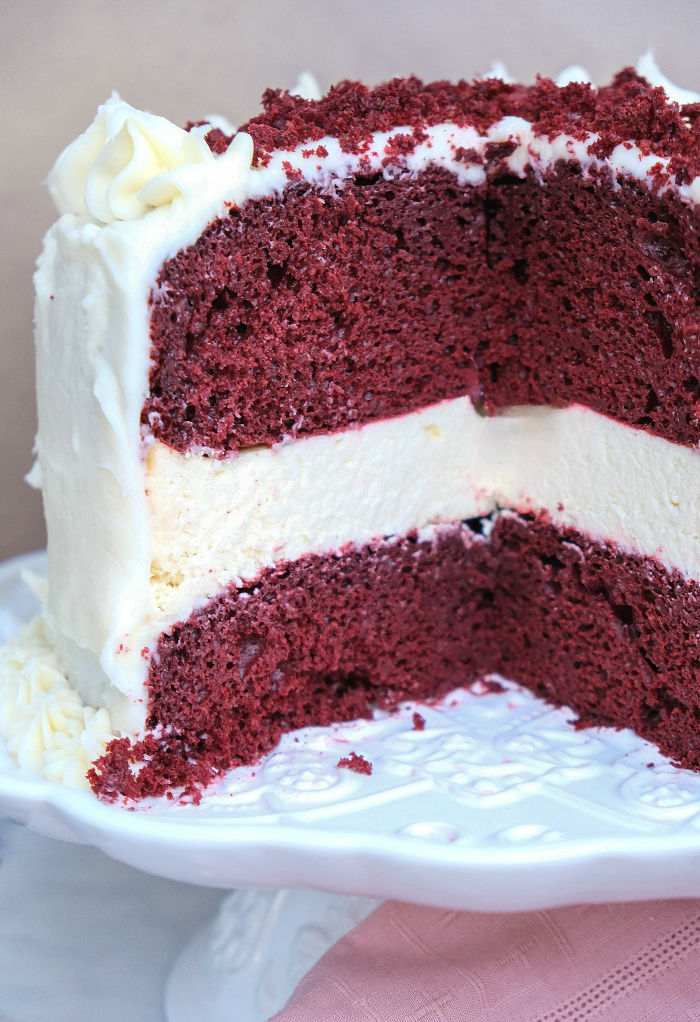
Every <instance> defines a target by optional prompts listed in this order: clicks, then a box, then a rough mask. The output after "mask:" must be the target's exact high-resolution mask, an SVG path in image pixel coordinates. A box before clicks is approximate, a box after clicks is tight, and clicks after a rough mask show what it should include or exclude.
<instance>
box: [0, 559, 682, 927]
mask: <svg viewBox="0 0 700 1022" xmlns="http://www.w3.org/2000/svg"><path fill="white" fill-rule="evenodd" d="M43 564H44V561H43V555H42V554H31V555H28V556H26V557H21V558H15V559H14V560H12V561H8V562H6V563H5V564H4V565H0V640H1V639H3V638H5V637H7V636H8V635H9V634H10V633H11V632H12V630H13V629H15V628H17V627H19V625H20V623H21V622H22V621H23V620H27V619H28V618H29V617H30V616H31V615H32V614H33V613H35V612H36V609H37V607H36V603H35V601H34V598H33V597H32V596H31V594H30V593H29V591H28V590H27V589H26V587H25V586H24V584H23V583H22V582H21V580H20V571H21V569H22V568H25V567H29V568H31V569H32V570H34V571H41V570H42V569H43ZM503 684H504V686H505V690H504V691H503V692H490V691H488V689H487V687H486V686H484V685H481V684H477V685H474V686H472V688H471V689H470V690H466V691H465V690H460V691H457V692H455V693H453V694H452V695H451V696H449V697H448V698H447V699H446V700H445V701H444V702H442V703H441V704H439V705H437V706H424V705H420V706H417V707H416V706H415V705H414V704H406V705H405V706H404V707H403V708H402V709H401V711H400V712H399V713H396V714H393V715H391V716H389V715H386V714H380V715H378V717H377V719H375V720H374V721H359V722H354V723H351V724H345V725H338V726H335V727H331V728H306V729H305V730H303V731H299V732H296V733H295V734H292V735H287V736H286V737H285V738H284V739H283V741H282V742H281V744H280V745H279V747H278V748H277V750H275V752H273V753H272V754H271V755H269V756H268V757H267V758H266V759H265V760H264V761H263V762H262V763H260V764H258V765H257V766H256V767H251V768H239V769H237V770H232V771H230V772H229V773H228V774H227V776H226V777H225V779H224V780H223V781H222V782H221V783H219V784H217V785H215V786H213V787H212V788H211V790H210V791H208V793H207V794H206V795H205V797H204V798H203V799H202V802H201V804H200V805H199V806H194V805H191V804H181V803H180V802H179V801H177V800H175V801H174V802H173V801H168V800H166V799H160V800H151V801H149V802H147V803H141V804H138V805H129V806H124V805H115V806H110V805H105V804H103V803H101V802H99V801H98V800H97V799H96V798H94V796H92V795H91V794H90V793H86V792H82V791H75V790H72V789H70V788H67V787H64V786H62V785H59V784H55V783H52V782H49V781H45V780H42V779H41V778H38V777H36V776H33V775H30V774H28V773H26V772H24V771H22V770H20V769H19V768H18V767H16V766H15V765H14V764H13V762H12V761H11V759H10V757H9V756H8V754H7V752H6V750H5V749H4V748H0V810H2V811H3V812H5V813H6V814H7V815H8V816H10V817H12V818H13V819H15V820H18V821H19V822H22V823H25V824H27V825H28V826H29V827H31V828H32V829H34V830H36V831H39V832H40V833H43V834H48V835H50V836H55V837H58V838H63V839H66V840H70V841H78V842H85V843H90V844H94V845H96V846H98V847H99V848H102V849H103V850H104V851H105V852H106V853H107V854H109V855H111V856H113V857H114V858H116V859H120V860H122V861H124V862H127V863H129V864H130V865H133V866H136V867H139V868H141V869H144V870H146V871H148V872H152V873H155V874H159V875H162V876H166V877H171V878H173V879H178V880H184V881H189V882H192V883H200V884H210V885H215V886H227V887H240V886H261V887H284V888H288V887H306V888H316V889H322V890H327V891H335V892H338V893H343V894H357V895H363V896H368V897H380V898H381V897H395V898H403V899H405V900H411V901H417V902H423V903H426V904H434V905H445V906H452V907H455V908H472V909H490V910H494V909H496V910H498V909H502V910H513V909H528V908H537V907H545V906H549V905H557V904H564V903H567V902H575V901H606V900H624V899H642V898H654V897H684V896H696V897H697V896H700V775H698V774H695V773H691V772H689V771H685V770H679V769H677V768H676V767H674V766H673V765H672V764H670V763H669V762H668V761H667V760H665V759H664V757H662V756H661V755H660V754H659V753H658V751H657V750H656V749H655V748H654V747H653V746H651V745H649V744H648V743H647V742H644V741H642V740H641V739H639V738H637V737H636V736H635V735H634V734H633V733H632V732H630V731H621V732H615V731H612V730H609V729H587V730H585V731H576V730H575V729H574V728H573V727H572V726H571V724H570V723H569V720H570V718H571V714H570V712H568V711H566V710H554V709H552V707H550V706H548V705H546V704H545V703H543V702H542V701H541V700H539V699H536V698H535V697H534V696H532V695H531V694H530V693H529V692H527V691H525V690H523V689H520V688H518V687H517V686H516V685H513V684H511V683H509V682H503ZM416 709H418V710H419V711H420V713H421V714H422V716H423V717H424V718H425V729H424V730H422V731H416V730H413V723H412V715H413V713H414V711H415V710H416ZM351 751H354V752H356V753H358V754H361V755H363V756H364V757H365V759H367V760H368V761H369V762H371V763H372V767H373V772H372V775H371V777H368V776H365V775H362V774H357V773H353V772H352V771H350V770H347V769H344V768H338V767H337V763H338V760H339V759H340V758H342V757H346V756H348V754H349V753H350V752H351ZM650 763H652V764H654V765H653V766H651V767H650V766H649V765H648V764H650Z"/></svg>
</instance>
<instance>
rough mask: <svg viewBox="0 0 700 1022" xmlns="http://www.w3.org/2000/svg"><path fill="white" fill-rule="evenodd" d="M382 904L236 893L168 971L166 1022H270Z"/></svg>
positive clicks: (305, 894)
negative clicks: (324, 958) (311, 973)
mask: <svg viewBox="0 0 700 1022" xmlns="http://www.w3.org/2000/svg"><path fill="white" fill-rule="evenodd" d="M379 904H380V902H379V901H377V900H374V899H372V898H356V897H347V896H344V895H339V894H326V893H324V892H321V891H293V890H291V891H290V890H286V891H285V890H282V891H274V890H247V891H243V890H240V891H233V892H232V893H231V894H229V895H228V896H227V897H226V898H224V900H223V902H222V904H221V907H220V909H219V913H218V915H217V917H216V919H215V920H214V922H213V923H211V924H210V925H209V926H207V927H205V928H204V929H203V930H201V931H200V933H198V934H197V936H196V937H195V938H194V939H193V940H192V941H190V943H189V944H188V945H187V947H186V948H185V949H184V951H183V952H182V953H181V954H180V955H179V957H178V958H177V960H176V962H175V964H174V966H173V968H172V970H171V972H170V976H169V978H168V981H167V984H166V988H165V1012H166V1016H167V1019H168V1022H267V1019H269V1018H271V1017H272V1016H273V1015H274V1014H275V1013H276V1012H278V1011H280V1009H281V1008H283V1007H284V1005H285V1004H286V1002H287V1000H288V998H289V997H290V995H291V994H292V992H293V991H294V989H295V987H296V986H297V984H298V983H299V981H300V979H301V978H302V977H303V976H305V975H306V973H307V972H308V971H309V969H311V967H312V966H313V965H315V964H316V962H317V961H318V960H319V958H320V957H321V956H322V955H323V954H325V952H326V951H327V950H328V949H329V948H330V947H332V945H333V944H335V943H336V941H338V940H340V938H341V937H343V936H344V935H345V934H346V933H348V932H349V931H350V930H351V929H352V928H353V927H354V926H356V925H357V924H358V923H359V922H361V921H362V920H363V919H364V918H365V917H366V916H368V915H369V913H370V912H371V911H372V910H373V909H374V908H376V906H377V905H379Z"/></svg>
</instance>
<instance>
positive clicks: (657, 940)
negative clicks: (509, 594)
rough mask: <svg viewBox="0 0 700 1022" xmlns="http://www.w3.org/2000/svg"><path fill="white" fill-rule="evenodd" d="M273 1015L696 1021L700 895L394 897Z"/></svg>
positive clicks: (302, 1020)
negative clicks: (535, 908)
mask: <svg viewBox="0 0 700 1022" xmlns="http://www.w3.org/2000/svg"><path fill="white" fill-rule="evenodd" d="M274 1018H275V1022H365V1020H366V1022H472V1020H474V1022H476V1020H478V1022H593V1020H595V1022H608V1020H609V1022H689V1020H693V1022H697V1020H700V901H649V902H642V903H638V904H625V905H576V906H573V907H569V908H558V909H549V910H548V911H543V912H523V913H517V914H511V915H508V914H496V913H481V912H453V911H447V910H445V909H432V908H422V907H420V906H417V905H406V904H402V903H401V902H396V901H389V902H385V903H384V904H383V905H381V906H380V907H379V908H378V909H377V910H376V911H375V912H373V913H372V915H370V916H369V917H368V918H367V919H365V921H364V922H363V923H360V925H359V926H357V927H356V928H355V929H354V930H353V931H352V932H351V933H349V934H348V935H347V936H346V937H344V938H343V939H342V940H340V941H338V943H337V944H336V945H335V946H334V947H332V948H331V949H330V951H328V952H327V954H325V955H324V957H323V958H322V959H321V960H320V962H318V964H317V965H316V966H315V967H314V968H313V969H312V970H311V972H310V973H309V974H308V975H307V976H305V977H304V979H303V980H302V981H301V983H300V984H299V986H298V987H297V989H296V991H295V992H294V994H293V995H292V997H291V998H290V1000H289V1002H288V1004H287V1006H286V1007H285V1008H284V1009H283V1010H282V1011H281V1012H279V1013H278V1014H277V1015H275V1016H274Z"/></svg>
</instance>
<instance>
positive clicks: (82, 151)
mask: <svg viewBox="0 0 700 1022" xmlns="http://www.w3.org/2000/svg"><path fill="white" fill-rule="evenodd" d="M642 70H644V69H642ZM646 74H647V77H646V78H645V77H642V76H641V75H640V74H637V73H636V72H635V71H633V70H632V69H626V70H624V71H622V72H621V73H620V74H619V75H617V77H616V78H615V79H614V81H613V82H612V84H611V85H610V86H607V87H606V88H601V89H599V90H596V89H595V88H593V87H592V86H591V85H590V84H589V83H585V82H568V83H565V84H559V85H557V84H555V83H554V82H553V81H550V80H548V79H538V81H537V82H536V84H535V85H534V86H521V85H514V84H508V83H506V82H504V81H502V80H499V79H496V78H490V79H485V80H480V81H475V82H472V83H466V82H459V83H458V84H456V85H452V84H450V83H447V82H437V83H432V84H429V85H425V84H424V83H422V82H421V81H419V80H418V79H415V78H409V79H396V80H394V81H392V82H389V83H387V84H385V85H382V86H379V87H378V88H376V89H373V90H370V89H367V88H366V87H364V86H362V85H360V84H358V83H351V82H343V83H341V84H340V85H339V86H337V87H335V88H332V89H331V90H330V91H329V93H328V94H327V95H326V96H325V97H322V98H320V99H305V98H302V97H299V96H293V95H291V94H289V93H283V92H279V91H275V92H273V91H270V92H268V93H266V94H265V96H264V97H263V113H262V114H261V115H260V116H258V117H255V118H253V120H251V121H250V122H248V123H247V124H246V125H244V126H243V127H242V128H241V129H240V130H239V131H238V132H237V133H231V132H229V131H228V130H227V128H226V125H218V126H213V125H212V124H211V123H203V124H191V125H188V126H187V128H186V129H180V128H177V127H176V126H174V125H172V124H170V123H169V122H167V121H165V120H164V119H162V118H159V117H155V116H153V115H150V114H145V113H143V112H140V111H137V110H135V109H133V108H132V107H130V106H128V104H126V103H124V102H123V101H121V100H120V99H119V98H118V97H116V96H113V97H112V98H111V99H110V100H108V101H107V103H106V104H105V105H104V106H103V107H100V110H99V112H98V115H97V118H96V120H95V122H94V123H93V125H92V126H91V127H90V128H89V129H88V131H87V132H86V133H85V134H84V135H83V136H81V137H80V138H79V139H78V140H77V141H76V142H75V143H73V144H72V145H71V146H70V147H69V148H68V149H67V150H66V151H65V152H64V153H63V154H62V156H61V157H60V158H59V160H58V162H57V164H56V167H55V168H54V170H53V172H52V174H51V177H50V180H49V184H50V188H51V192H52V195H53V197H54V200H55V202H56V205H57V208H58V210H59V213H60V214H61V217H60V219H59V220H58V222H57V223H56V224H55V225H54V227H53V228H52V229H51V230H50V231H49V233H48V235H47V237H46V241H45V246H44V252H43V254H42V257H41V259H40V261H39V268H38V271H37V276H36V286H37V306H36V310H37V311H36V336H37V352H38V396H39V434H38V438H37V453H38V460H37V465H36V468H35V469H34V470H33V474H32V478H33V481H34V482H35V483H36V484H37V485H41V487H42V489H43V494H44V502H45V509H46V517H47V525H48V533H49V589H48V598H47V607H46V613H45V629H46V634H47V636H48V639H49V641H50V643H51V645H52V646H53V648H54V649H55V653H56V657H57V663H58V664H60V665H61V667H62V669H63V671H64V672H65V675H66V676H67V678H68V679H69V681H70V684H71V685H72V686H73V687H74V689H75V690H76V691H77V692H78V693H79V695H80V698H81V699H82V702H83V703H84V704H85V706H88V707H92V708H95V709H97V708H101V712H102V711H106V712H108V714H109V729H108V730H109V736H108V737H107V738H106V739H105V740H104V741H103V746H104V749H105V751H104V754H103V755H100V756H99V757H97V758H96V761H95V765H94V767H92V769H91V770H90V772H89V775H88V776H89V778H90V783H91V784H92V787H93V789H94V790H95V791H96V792H97V793H98V794H99V795H100V796H102V797H104V798H107V799H114V798H117V797H120V796H125V797H129V798H141V797H143V796H145V795H161V794H163V793H165V792H170V791H172V790H173V789H184V791H185V792H186V793H189V794H191V795H192V796H193V797H195V798H197V797H198V793H199V791H200V790H201V788H202V787H203V786H205V785H206V784H207V783H209V782H210V781H211V780H212V779H214V778H215V777H216V776H218V775H219V774H220V773H221V772H223V771H225V770H226V769H228V768H229V767H231V766H235V765H237V764H242V763H252V762H255V761H256V760H257V759H258V758H259V757H260V756H261V755H262V754H264V753H266V752H268V751H269V750H270V749H272V748H273V747H274V746H275V744H276V743H277V741H278V740H279V737H280V735H281V734H282V733H283V732H285V731H288V730H291V729H294V728H298V727H302V726H306V725H309V724H326V723H329V722H331V721H342V720H349V719H353V718H356V717H361V716H368V715H370V714H371V712H372V710H373V708H375V707H380V708H384V709H391V708H392V707H394V706H396V705H397V704H398V703H399V702H401V701H402V700H406V699H413V700H416V699H418V700H425V699H431V698H438V697H440V696H442V695H444V694H446V693H447V692H449V691H450V690H452V689H455V688H457V687H459V686H464V685H468V684H470V683H471V682H473V681H474V680H476V679H479V678H483V677H488V676H489V675H492V674H500V675H503V676H505V677H508V678H510V679H512V680H514V681H516V682H519V683H521V684H524V685H526V686H528V687H529V688H531V689H533V690H534V691H535V692H537V693H538V694H539V695H541V696H543V697H544V698H546V699H548V700H550V701H551V702H553V703H555V704H557V705H562V704H566V705H569V706H571V707H572V708H573V709H574V710H575V711H576V713H577V714H578V715H579V719H580V722H581V723H582V724H601V725H611V726H615V727H622V726H631V727H633V728H634V729H635V730H636V731H637V732H638V733H639V734H640V735H642V736H644V737H646V738H649V739H651V740H652V741H654V742H655V743H656V744H657V745H658V746H659V748H660V749H661V750H662V751H663V752H665V753H666V754H668V755H670V756H672V757H674V758H675V759H676V760H677V761H679V762H680V763H682V764H683V765H685V766H689V767H693V768H696V767H698V765H700V686H699V685H698V680H697V675H698V667H699V665H700V629H699V627H698V600H699V598H700V542H699V536H700V532H699V528H700V509H699V507H698V499H697V494H698V493H700V460H699V458H698V451H697V445H698V439H699V438H700V336H699V334H700V315H699V313H698V287H699V286H700V251H699V244H700V242H699V238H698V227H699V225H700V218H699V216H698V202H700V128H698V125H699V124H700V104H699V103H697V102H689V100H696V99H697V98H698V97H693V96H684V97H680V98H681V100H682V103H679V102H675V101H674V98H673V93H672V90H671V89H670V87H668V86H667V91H664V88H662V87H661V86H660V85H656V86H655V84H654V79H655V74H656V72H655V70H654V69H653V67H652V68H651V69H650V68H649V67H648V66H647V68H646ZM649 79H650V80H649ZM669 93H671V95H669ZM101 727H102V729H103V730H104V729H105V728H106V724H105V718H104V717H103V718H102V725H101Z"/></svg>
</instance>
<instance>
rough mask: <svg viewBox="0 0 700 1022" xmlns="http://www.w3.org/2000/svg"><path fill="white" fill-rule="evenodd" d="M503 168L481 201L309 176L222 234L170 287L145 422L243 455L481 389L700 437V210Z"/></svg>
mask: <svg viewBox="0 0 700 1022" xmlns="http://www.w3.org/2000/svg"><path fill="white" fill-rule="evenodd" d="M502 155H503V154H502V153H500V151H499V152H494V153H492V154H491V156H492V163H491V164H490V166H489V175H490V178H489V180H488V182H487V183H486V184H484V185H480V186H477V187H466V188H461V187H459V186H458V184H457V181H456V179H455V178H454V176H453V175H452V174H451V173H450V172H449V171H446V170H440V169H436V168H433V169H428V170H426V171H425V172H423V173H421V174H419V175H418V177H417V178H415V179H412V178H410V177H408V176H406V175H404V176H401V177H399V178H397V179H396V180H392V181H387V180H385V179H384V178H383V177H382V176H381V175H374V176H373V177H369V178H362V177H357V178H355V181H354V183H353V184H352V185H349V186H348V187H347V188H346V189H344V190H343V191H342V192H340V193H339V194H338V195H337V196H335V197H331V196H330V195H324V196H321V195H320V194H319V193H318V192H316V191H315V190H313V189H312V188H310V187H309V186H308V185H306V184H298V185H295V186H291V187H289V188H288V189H287V190H286V191H285V193H284V194H283V195H282V196H281V197H275V198H269V199H264V200H258V201H250V202H248V203H246V204H245V205H244V206H243V208H242V209H234V210H232V213H231V216H229V217H226V218H225V219H223V220H217V221H215V222H214V223H213V224H212V225H211V226H210V227H209V228H208V229H207V231H206V232H205V233H204V234H203V236H202V237H201V238H200V240H199V241H198V242H197V243H196V244H195V245H194V246H192V247H191V248H189V249H187V250H185V251H183V252H181V253H179V254H178V255H177V256H176V257H175V258H174V259H172V260H170V261H168V262H167V263H166V264H165V265H164V266H163V268H162V271H161V273H160V276H159V278H158V282H157V287H156V289H155V290H154V293H153V297H152V310H151V336H152V369H151V376H150V395H149V397H148V399H147V401H146V404H145V407H144V410H143V417H144V422H145V421H150V422H151V424H152V429H153V432H154V433H155V435H156V436H157V437H158V438H159V439H160V440H163V441H164V442H165V443H167V444H169V445H171V446H173V447H175V448H177V449H178V450H181V451H184V450H187V449H188V448H190V447H192V446H193V445H203V446H205V447H209V448H212V449H214V450H217V451H221V452H226V451H231V450H235V449H237V448H239V447H245V446H250V445H253V444H270V443H274V442H277V441H279V440H281V439H282V437H283V436H284V435H285V434H292V435H297V436H306V435H310V434H314V433H324V432H334V431H337V430H342V429H345V428H347V427H348V426H350V425H352V424H361V423H365V422H369V421H371V420H376V419H384V418H388V417H391V416H394V415H400V414H404V413H406V412H409V411H413V410H415V409H418V408H421V407H424V406H425V405H429V404H432V403H434V402H437V401H440V400H442V399H444V398H453V397H458V396H461V395H464V394H469V395H470V396H471V397H472V398H474V399H475V400H480V401H481V402H482V403H483V405H484V406H485V408H486V410H487V411H488V412H489V413H492V412H494V411H496V410H498V409H500V408H504V407H506V406H509V405H513V404H529V405H550V406H561V405H565V404H568V403H579V404H583V405H586V406H588V407H590V408H592V409H594V410H595V411H598V412H601V413H603V414H605V415H608V416H610V417H612V418H615V419H617V420H619V421H620V422H624V423H626V424H628V425H631V426H634V427H637V428H642V429H646V430H649V431H651V432H653V433H655V434H656V435H658V436H661V437H664V438H666V439H668V440H672V441H675V442H677V443H686V444H697V443H698V440H700V420H699V419H698V407H699V405H698V399H699V398H700V382H699V381H700V312H699V310H698V286H699V284H700V251H699V246H698V230H697V228H698V218H697V212H696V210H695V209H694V208H693V207H691V206H689V205H687V204H684V203H683V202H681V200H680V199H678V198H677V197H676V195H675V193H667V194H666V195H664V196H658V195H654V194H652V193H650V192H649V191H648V190H647V188H645V187H644V186H643V185H642V184H639V183H637V182H634V181H631V180H630V181H627V182H626V183H625V184H623V185H622V186H621V187H617V186H615V185H613V183H612V182H611V181H610V179H609V177H608V176H607V174H603V173H602V172H601V173H600V174H598V175H597V176H595V177H594V178H593V179H588V178H582V176H581V172H580V168H579V165H578V164H577V163H564V162H561V163H559V164H558V165H557V167H556V169H555V171H554V172H552V173H549V174H548V175H547V180H546V184H545V185H544V186H543V185H541V184H540V183H539V182H538V181H537V180H536V179H535V177H534V175H533V174H532V173H530V174H529V175H528V176H527V177H526V178H525V179H524V180H523V179H520V178H518V177H513V176H512V175H510V174H509V173H507V168H506V167H505V164H504V163H503V159H502ZM243 253H245V255H244V256H243V255H242V254H243ZM152 413H157V414H155V415H153V414H152ZM149 417H150V418H149Z"/></svg>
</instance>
